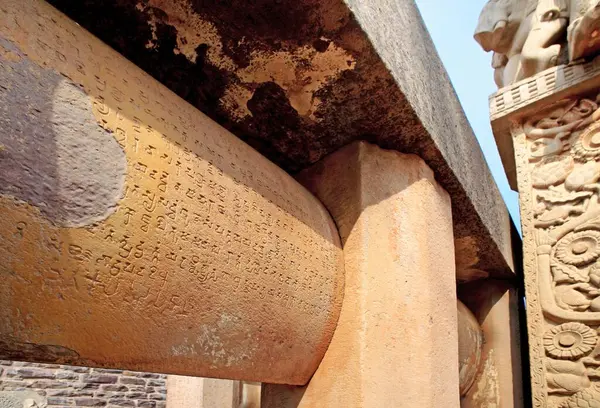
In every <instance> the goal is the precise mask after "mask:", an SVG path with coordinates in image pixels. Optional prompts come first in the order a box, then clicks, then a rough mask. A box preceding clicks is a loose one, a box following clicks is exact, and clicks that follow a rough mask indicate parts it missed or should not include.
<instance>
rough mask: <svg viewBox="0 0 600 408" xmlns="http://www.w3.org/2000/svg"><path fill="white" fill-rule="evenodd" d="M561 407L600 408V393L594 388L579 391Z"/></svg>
mask: <svg viewBox="0 0 600 408" xmlns="http://www.w3.org/2000/svg"><path fill="white" fill-rule="evenodd" d="M559 408H600V393H598V391H596V390H594V389H589V390H583V391H579V392H578V393H577V394H574V395H572V396H571V397H570V398H569V399H568V400H566V401H565V402H563V403H562V404H561V405H560V407H559Z"/></svg>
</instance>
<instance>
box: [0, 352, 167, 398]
mask: <svg viewBox="0 0 600 408" xmlns="http://www.w3.org/2000/svg"><path fill="white" fill-rule="evenodd" d="M0 371H2V374H1V375H0V407H1V408H6V407H5V406H4V405H2V400H1V398H2V395H4V394H3V393H5V392H10V393H23V394H22V397H23V398H25V399H31V400H34V401H37V404H38V405H37V406H36V405H31V406H29V405H25V406H23V408H37V407H39V408H42V407H46V406H48V407H73V406H78V407H106V408H120V407H138V408H166V406H167V405H166V399H167V396H168V393H167V376H166V375H164V374H154V373H142V372H134V371H121V370H106V369H100V368H89V367H74V366H66V365H54V364H36V363H23V362H13V361H6V360H1V361H0ZM131 380H135V384H132V381H131ZM45 404H47V405H45ZM10 408H13V407H12V406H10ZM18 408H21V406H18ZM170 408H179V406H177V405H173V406H170Z"/></svg>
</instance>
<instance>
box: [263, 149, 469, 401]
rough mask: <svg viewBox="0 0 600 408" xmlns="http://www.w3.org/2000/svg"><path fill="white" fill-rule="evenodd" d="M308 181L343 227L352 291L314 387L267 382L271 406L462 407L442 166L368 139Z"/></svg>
mask: <svg viewBox="0 0 600 408" xmlns="http://www.w3.org/2000/svg"><path fill="white" fill-rule="evenodd" d="M299 179H300V180H301V181H302V183H303V184H304V185H306V186H307V187H308V188H309V190H311V191H313V192H314V194H315V195H316V196H317V197H319V198H320V199H321V200H322V201H323V203H324V204H325V205H326V206H327V208H328V209H329V211H330V212H331V214H332V216H333V218H334V219H335V221H336V223H337V226H338V228H339V231H340V236H341V239H342V242H343V247H344V258H345V263H346V286H345V297H344V303H343V305H342V312H341V315H340V320H339V323H338V327H337V329H336V331H335V333H334V336H333V339H332V342H331V345H330V346H329V349H328V350H327V353H326V354H325V357H324V359H323V361H322V362H321V364H320V365H319V368H318V370H317V372H316V373H315V375H314V376H313V377H312V379H311V381H310V383H309V384H308V386H306V387H290V386H277V385H265V384H263V396H262V404H263V408H291V407H294V408H296V407H348V408H355V407H356V408H358V407H361V408H369V407H392V406H393V407H458V406H459V379H458V371H459V368H458V334H457V311H456V291H455V284H456V281H455V270H454V256H453V254H454V248H453V239H452V216H451V209H450V199H449V196H448V194H447V193H446V192H445V191H444V190H443V189H442V188H441V187H440V186H439V185H438V184H437V182H436V181H435V180H434V177H433V172H432V171H431V170H430V169H429V168H428V167H427V165H426V164H425V163H424V162H423V161H422V160H421V159H420V158H418V157H416V156H414V155H404V154H401V153H398V152H394V151H389V150H383V149H380V148H379V147H377V146H373V145H370V144H368V143H364V142H361V143H353V144H352V145H350V146H347V147H345V148H344V149H342V150H340V151H338V152H336V153H334V154H333V155H331V156H328V157H327V158H325V159H324V160H322V161H321V162H319V163H317V164H316V165H314V166H313V167H312V168H310V169H308V170H306V171H304V172H302V173H301V174H300V175H299Z"/></svg>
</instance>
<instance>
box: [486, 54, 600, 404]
mask: <svg viewBox="0 0 600 408" xmlns="http://www.w3.org/2000/svg"><path fill="white" fill-rule="evenodd" d="M594 68H596V69H594ZM597 72H598V71H597V63H592V64H586V65H582V66H579V67H575V68H571V69H567V68H561V69H556V70H552V71H549V72H545V73H541V74H540V75H539V76H536V77H534V78H532V81H533V82H535V83H539V82H543V81H546V80H547V78H557V74H562V75H566V74H567V73H571V74H574V73H580V75H579V76H578V77H577V78H573V77H572V76H571V77H566V78H562V79H561V81H560V83H558V84H556V85H555V84H552V85H550V86H547V91H548V92H546V93H545V94H543V95H537V94H535V93H533V94H531V93H529V94H528V93H525V92H521V91H519V90H517V91H516V92H515V93H514V96H516V97H520V100H519V103H518V104H513V105H512V106H510V107H509V108H507V109H506V110H504V112H502V113H501V114H498V115H497V116H496V118H495V120H497V121H499V122H502V123H504V124H505V125H506V126H509V129H510V132H511V136H512V140H513V145H514V150H515V151H514V155H515V158H516V160H515V161H516V165H517V181H518V185H519V197H520V204H521V219H522V223H523V238H524V273H525V287H526V295H527V325H528V335H529V349H530V363H531V381H532V397H533V406H534V407H536V408H537V407H558V406H560V407H563V406H565V407H566V406H576V405H577V404H580V403H583V401H584V400H586V399H588V398H590V396H593V395H595V397H593V398H594V399H596V400H600V397H598V393H597V392H596V391H594V388H595V387H598V384H599V383H600V381H599V380H600V371H599V370H598V367H600V346H598V343H599V341H598V328H599V327H600V296H599V295H600V278H599V275H598V266H599V265H600V226H599V223H598V217H600V209H599V208H600V207H599V204H600V201H599V195H598V194H599V189H598V181H599V180H600V167H599V164H598V160H599V159H600V149H599V146H600V144H599V143H598V140H599V138H598V134H599V132H598V129H600V123H599V122H598V120H599V119H600V106H599V104H598V102H599V101H600V97H599V96H598V95H599V94H598V92H599V90H600V76H598V75H597ZM594 74H595V75H594ZM569 85H570V86H569ZM552 91H554V92H552ZM503 136H504V137H505V136H507V135H506V134H505V133H499V134H496V137H503ZM581 406H585V405H581Z"/></svg>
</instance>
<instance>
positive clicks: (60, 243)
mask: <svg viewBox="0 0 600 408" xmlns="http://www.w3.org/2000/svg"><path fill="white" fill-rule="evenodd" d="M0 33H1V37H2V38H1V39H0V41H1V43H0V45H1V47H0V72H1V74H0V94H1V95H2V96H1V97H0V100H3V101H4V103H3V106H2V107H1V108H0V116H1V117H0V119H1V123H2V124H1V125H0V128H1V129H2V133H0V144H1V145H2V146H1V147H0V169H2V174H1V175H0V180H2V185H1V186H0V208H1V212H2V217H0V260H1V261H0V276H2V285H1V286H0V356H1V357H2V358H6V359H33V360H41V361H59V362H70V363H74V364H86V365H90V366H111V367H118V368H131V369H139V370H145V371H158V372H170V373H177V374H191V375H204V376H213V377H229V378H244V379H254V380H258V381H271V382H286V383H296V384H300V383H304V382H306V381H307V380H308V378H309V377H310V375H311V374H312V373H313V372H314V370H315V369H316V367H317V364H318V362H319V361H320V359H321V357H322V355H323V354H324V352H325V349H326V347H327V345H328V343H329V340H330V338H331V335H332V333H333V329H334V327H335V324H336V321H337V316H338V312H339V307H340V302H341V293H342V290H343V275H342V258H341V250H340V248H339V242H338V237H337V231H336V229H335V226H334V225H333V223H332V222H331V219H330V217H329V215H328V213H327V212H326V210H325V209H324V208H323V206H322V205H321V204H320V203H319V202H318V201H317V200H316V199H315V198H314V197H313V196H312V195H311V194H310V193H308V192H307V191H306V190H305V189H304V188H302V187H301V186H300V185H299V184H298V183H296V182H295V181H294V180H293V179H292V178H291V177H289V176H288V175H287V174H285V173H284V172H283V171H282V170H281V169H279V168H278V167H277V166H275V165H273V164H272V163H270V162H269V161H268V160H266V159H265V158H264V157H262V156H260V155H259V154H258V153H257V152H255V151H254V150H252V149H251V148H250V147H248V146H247V145H245V144H244V143H242V142H241V141H239V140H238V139H237V138H235V137H234V136H233V135H231V134H230V133H228V132H227V131H226V130H224V129H223V128H221V127H219V126H218V125H216V124H215V123H214V122H212V121H211V120H209V119H208V118H206V117H205V116H204V115H203V114H201V113H200V112H198V111H196V110H195V109H194V108H192V107H191V106H190V105H188V104H186V103H185V102H183V101H181V100H180V99H179V98H178V97H176V96H175V95H174V94H172V93H171V92H170V91H168V90H167V89H166V88H164V87H163V86H161V85H159V84H158V83H157V82H156V81H154V80H153V79H151V78H150V77H149V76H148V75H146V74H144V73H143V72H142V71H141V70H139V69H138V68H137V67H135V66H134V65H133V64H131V63H129V62H128V61H126V60H125V59H124V58H122V57H121V56H120V55H118V54H117V53H116V52H114V51H112V50H110V49H109V48H108V47H107V46H106V45H104V44H103V43H101V42H100V41H98V40H97V39H95V38H93V37H92V36H91V35H90V34H88V33H87V32H85V31H84V30H83V29H81V28H80V27H79V26H78V25H76V24H75V23H73V22H71V21H69V20H68V19H67V18H66V17H64V16H63V15H61V14H60V13H58V12H57V11H56V10H54V9H53V8H51V7H50V6H48V5H47V4H46V3H44V2H41V1H38V0H25V1H17V0H7V1H3V2H2V4H1V5H0ZM15 105H18V109H17V108H16V107H15ZM6 163H8V165H6ZM3 166H4V167H3Z"/></svg>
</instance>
